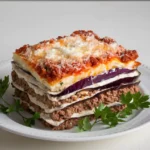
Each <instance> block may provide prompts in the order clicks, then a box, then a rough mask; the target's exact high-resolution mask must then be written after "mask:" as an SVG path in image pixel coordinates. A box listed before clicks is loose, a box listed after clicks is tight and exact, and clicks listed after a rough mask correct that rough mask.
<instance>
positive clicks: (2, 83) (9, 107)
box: [0, 76, 40, 127]
mask: <svg viewBox="0 0 150 150" xmlns="http://www.w3.org/2000/svg"><path fill="white" fill-rule="evenodd" d="M8 87H9V76H5V77H4V79H0V112H2V113H5V114H10V113H12V112H16V113H18V114H19V115H20V116H21V117H22V119H23V122H24V124H25V125H26V126H29V127H31V126H32V125H34V124H35V120H37V119H39V118H40V114H39V113H37V112H35V113H34V115H33V116H32V117H30V118H27V117H25V116H23V115H22V113H21V112H22V111H23V108H22V107H21V105H20V100H14V103H13V104H10V103H8V102H7V101H6V100H5V99H4V98H3V96H4V94H5V92H6V90H7V89H8Z"/></svg>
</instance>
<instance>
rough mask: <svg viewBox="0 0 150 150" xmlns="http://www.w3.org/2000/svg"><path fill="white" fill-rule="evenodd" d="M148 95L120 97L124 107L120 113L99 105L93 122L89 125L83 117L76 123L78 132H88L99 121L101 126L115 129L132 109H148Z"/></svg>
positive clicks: (88, 121)
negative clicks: (104, 125)
mask: <svg viewBox="0 0 150 150" xmlns="http://www.w3.org/2000/svg"><path fill="white" fill-rule="evenodd" d="M148 99H149V96H148V95H142V94H141V93H140V92H137V93H135V94H131V93H130V92H128V93H127V94H122V95H121V103H122V104H125V105H126V107H125V109H123V110H122V111H120V112H114V111H112V110H111V108H110V107H108V106H106V105H104V104H102V103H101V104H100V105H99V107H97V108H95V111H94V117H95V121H94V122H93V123H91V121H90V118H89V117H84V118H83V119H80V120H79V121H78V130H79V131H80V132H82V131H90V130H91V129H92V127H93V126H94V125H95V124H96V123H97V122H98V121H100V119H101V122H102V123H103V124H106V125H108V127H115V126H116V125H117V124H118V123H119V122H124V121H125V120H124V118H126V117H128V116H129V115H131V114H132V112H133V110H134V109H143V108H149V107H150V102H149V101H148Z"/></svg>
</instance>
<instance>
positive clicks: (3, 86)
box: [0, 76, 9, 97]
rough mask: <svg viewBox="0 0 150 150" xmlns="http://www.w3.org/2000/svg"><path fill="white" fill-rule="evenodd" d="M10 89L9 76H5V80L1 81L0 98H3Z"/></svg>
mask: <svg viewBox="0 0 150 150" xmlns="http://www.w3.org/2000/svg"><path fill="white" fill-rule="evenodd" d="M8 87H9V76H5V77H4V79H3V80H2V79H0V97H3V95H4V94H5V92H6V90H7V89H8Z"/></svg>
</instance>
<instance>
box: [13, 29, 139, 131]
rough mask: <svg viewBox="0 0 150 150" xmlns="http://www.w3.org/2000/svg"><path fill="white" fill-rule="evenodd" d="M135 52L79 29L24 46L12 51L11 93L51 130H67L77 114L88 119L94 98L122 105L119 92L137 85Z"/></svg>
mask: <svg viewBox="0 0 150 150" xmlns="http://www.w3.org/2000/svg"><path fill="white" fill-rule="evenodd" d="M137 57H138V54H137V52H136V50H127V49H125V48H124V47H123V46H121V45H118V44H117V43H116V41H115V40H114V39H112V38H109V37H104V38H100V37H99V36H97V35H96V34H95V33H93V32H92V31H84V30H79V31H75V32H73V33H72V34H71V35H70V36H64V37H60V36H59V37H58V38H56V39H50V40H47V41H42V42H40V43H38V44H36V45H33V46H31V45H24V46H23V47H21V48H19V49H17V50H16V51H15V52H14V54H13V61H12V67H13V71H12V85H13V87H14V88H15V97H17V98H19V99H20V101H21V104H22V105H23V106H24V108H26V109H27V110H31V111H33V112H39V113H40V118H41V119H42V120H43V121H44V123H45V124H46V125H47V126H50V127H51V128H52V129H53V130H63V129H70V128H72V127H74V126H75V125H77V122H78V120H79V119H80V118H81V117H85V116H89V115H90V116H91V118H92V115H93V113H94V108H95V107H97V106H99V104H100V103H103V104H105V105H107V106H109V107H111V108H112V109H113V110H114V111H120V110H122V109H123V108H124V106H122V105H121V103H120V102H119V100H120V96H121V94H123V93H124V94H125V93H127V92H129V91H130V92H131V93H135V92H137V91H138V90H139V89H138V83H139V80H138V77H139V75H140V73H139V72H138V71H137V67H138V66H139V65H140V63H139V62H137V61H136V59H137Z"/></svg>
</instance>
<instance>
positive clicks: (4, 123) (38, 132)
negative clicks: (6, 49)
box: [0, 60, 150, 142]
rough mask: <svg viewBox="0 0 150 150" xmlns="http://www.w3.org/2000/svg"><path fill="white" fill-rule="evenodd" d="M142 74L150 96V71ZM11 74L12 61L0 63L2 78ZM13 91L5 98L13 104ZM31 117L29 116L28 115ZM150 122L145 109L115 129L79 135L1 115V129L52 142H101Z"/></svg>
mask: <svg viewBox="0 0 150 150" xmlns="http://www.w3.org/2000/svg"><path fill="white" fill-rule="evenodd" d="M139 71H140V72H141V77H140V79H141V83H140V87H141V89H142V90H143V92H144V93H146V94H149V89H150V70H149V69H148V68H147V67H145V66H141V67H139ZM10 74H11V61H10V60H7V61H2V62H0V78H3V77H4V76H5V75H10ZM12 94H13V89H12V87H11V86H10V87H9V89H8V91H7V94H6V95H5V98H6V99H7V100H9V101H10V102H12ZM26 115H29V114H26ZM149 120H150V109H144V110H142V111H136V112H134V114H133V115H132V116H130V117H129V118H128V119H127V122H125V123H122V124H119V125H118V126H116V127H114V128H107V127H106V126H104V125H102V124H99V125H97V126H95V127H94V128H93V129H92V131H89V132H82V133H78V132H77V130H76V128H73V129H71V130H65V131H51V130H50V129H48V128H45V127H44V126H43V125H42V124H41V123H40V122H38V121H37V122H36V125H35V126H34V127H33V128H29V127H26V126H24V125H22V120H21V118H20V117H19V116H18V115H17V114H15V113H14V114H12V115H11V116H7V115H5V114H3V113H0V128H2V129H4V130H7V131H9V132H12V133H15V134H19V135H22V136H26V137H30V138H36V139H43V140H51V141H66V142H69V141H92V140H100V139H106V138H112V137H116V136H119V135H123V134H126V133H130V132H131V131H135V130H137V129H139V128H141V127H143V126H144V125H146V124H148V123H149Z"/></svg>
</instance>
